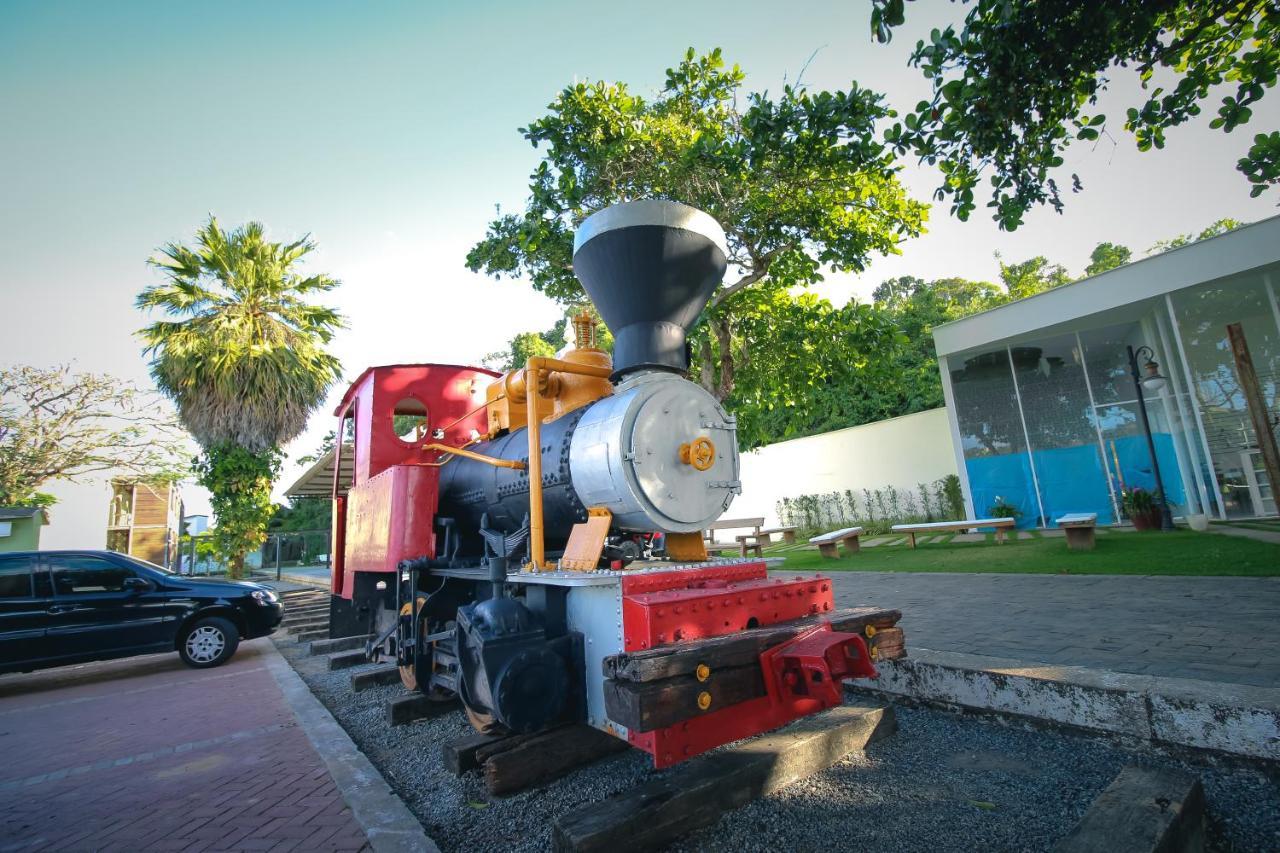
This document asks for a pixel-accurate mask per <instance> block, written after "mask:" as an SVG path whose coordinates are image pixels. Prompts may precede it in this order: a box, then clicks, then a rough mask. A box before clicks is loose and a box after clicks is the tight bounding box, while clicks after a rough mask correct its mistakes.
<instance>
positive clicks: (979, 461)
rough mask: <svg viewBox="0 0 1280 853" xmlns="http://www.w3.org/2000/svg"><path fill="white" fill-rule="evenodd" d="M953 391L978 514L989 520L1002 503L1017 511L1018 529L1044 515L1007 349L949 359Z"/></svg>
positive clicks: (962, 446) (967, 468) (961, 439)
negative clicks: (991, 513)
mask: <svg viewBox="0 0 1280 853" xmlns="http://www.w3.org/2000/svg"><path fill="white" fill-rule="evenodd" d="M947 366H948V368H949V369H950V371H951V392H952V397H953V398H954V401H955V408H956V421H957V423H958V424H959V427H960V444H961V448H962V449H963V451H964V459H965V470H966V473H967V474H968V476H969V492H970V494H971V495H972V497H973V511H974V512H975V513H977V514H978V515H979V516H986V515H988V514H989V513H990V512H991V509H992V507H994V506H995V505H996V504H997V503H999V502H1004V503H1007V504H1010V505H1012V506H1014V507H1016V508H1017V509H1018V510H1019V512H1021V513H1022V516H1021V517H1020V518H1019V520H1018V521H1019V524H1020V525H1022V526H1024V527H1026V526H1032V525H1034V524H1035V523H1036V521H1037V519H1038V518H1039V515H1040V507H1039V503H1038V501H1037V500H1036V494H1035V489H1034V486H1033V485H1032V483H1033V481H1032V477H1031V462H1030V459H1029V457H1028V456H1027V447H1026V440H1025V438H1024V437H1023V433H1022V421H1021V419H1020V418H1019V416H1018V399H1017V394H1016V392H1015V390H1014V387H1013V374H1012V373H1011V372H1010V370H1009V355H1008V352H1007V351H1006V350H1005V348H1004V347H1000V348H999V349H995V350H991V351H989V352H983V353H978V354H975V355H971V356H950V357H949V358H948V359H947Z"/></svg>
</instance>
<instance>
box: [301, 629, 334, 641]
mask: <svg viewBox="0 0 1280 853" xmlns="http://www.w3.org/2000/svg"><path fill="white" fill-rule="evenodd" d="M294 637H296V638H297V640H298V642H299V643H309V642H311V641H312V640H327V639H328V638H329V629H328V628H321V629H318V630H306V631H299V632H298V633H297V634H295V635H294Z"/></svg>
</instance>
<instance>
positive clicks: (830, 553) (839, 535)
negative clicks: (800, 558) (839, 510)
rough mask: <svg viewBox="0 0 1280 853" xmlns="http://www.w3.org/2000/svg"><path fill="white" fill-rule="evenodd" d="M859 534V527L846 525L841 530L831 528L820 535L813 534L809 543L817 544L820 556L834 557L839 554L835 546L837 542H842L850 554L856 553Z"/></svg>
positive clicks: (860, 531)
mask: <svg viewBox="0 0 1280 853" xmlns="http://www.w3.org/2000/svg"><path fill="white" fill-rule="evenodd" d="M861 535H862V528H861V527H846V528H844V529H843V530H833V531H831V532H830V533H824V534H822V535H821V536H814V537H813V538H812V539H810V540H809V544H810V545H817V546H818V553H820V554H821V555H822V556H824V557H827V558H828V559H835V558H836V557H839V556H840V550H839V549H838V548H837V547H836V543H837V542H843V543H844V547H845V548H846V549H847V550H848V551H849V553H850V554H856V553H858V547H859V546H858V537H859V536H861Z"/></svg>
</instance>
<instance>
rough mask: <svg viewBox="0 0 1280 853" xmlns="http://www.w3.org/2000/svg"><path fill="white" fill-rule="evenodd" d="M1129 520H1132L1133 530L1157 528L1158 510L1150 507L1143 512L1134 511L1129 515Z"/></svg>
mask: <svg viewBox="0 0 1280 853" xmlns="http://www.w3.org/2000/svg"><path fill="white" fill-rule="evenodd" d="M1129 520H1130V521H1132V522H1133V529H1134V530H1159V529H1160V510H1159V508H1157V507H1152V508H1151V509H1149V510H1147V511H1145V512H1135V513H1134V514H1133V515H1130V516H1129Z"/></svg>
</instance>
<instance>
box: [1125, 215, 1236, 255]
mask: <svg viewBox="0 0 1280 853" xmlns="http://www.w3.org/2000/svg"><path fill="white" fill-rule="evenodd" d="M1248 224H1249V223H1247V222H1241V221H1240V220H1239V219H1230V218H1228V219H1219V220H1218V221H1217V222H1215V223H1213V224H1212V225H1209V226H1207V227H1206V228H1204V229H1203V230H1202V231H1201V232H1200V233H1199V234H1179V235H1177V236H1176V237H1170V238H1169V239H1168V240H1158V241H1156V244H1155V245H1154V246H1152V247H1151V248H1150V249H1148V250H1147V254H1149V255H1155V254H1159V253H1160V252H1167V251H1169V250H1170V249H1178V248H1181V247H1182V246H1188V245H1190V244H1192V243H1197V242H1199V241H1201V240H1208V239H1209V238H1210V237H1217V236H1218V235H1220V234H1226V233H1227V232H1228V231H1234V230H1236V229H1237V228H1240V227H1242V226H1245V225H1248Z"/></svg>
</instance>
